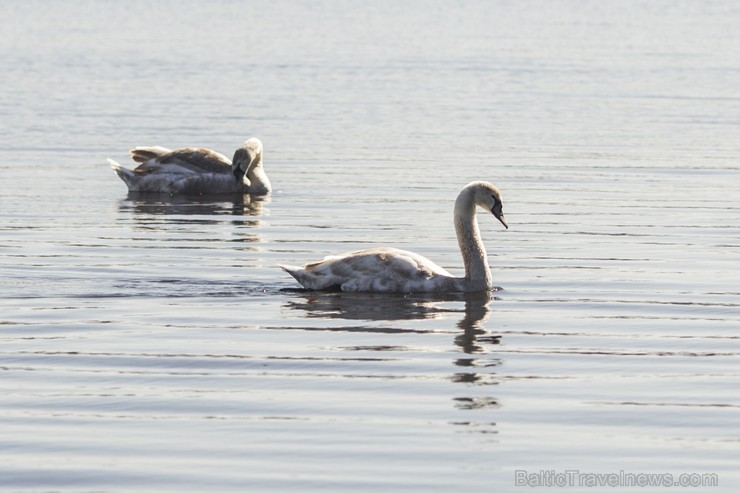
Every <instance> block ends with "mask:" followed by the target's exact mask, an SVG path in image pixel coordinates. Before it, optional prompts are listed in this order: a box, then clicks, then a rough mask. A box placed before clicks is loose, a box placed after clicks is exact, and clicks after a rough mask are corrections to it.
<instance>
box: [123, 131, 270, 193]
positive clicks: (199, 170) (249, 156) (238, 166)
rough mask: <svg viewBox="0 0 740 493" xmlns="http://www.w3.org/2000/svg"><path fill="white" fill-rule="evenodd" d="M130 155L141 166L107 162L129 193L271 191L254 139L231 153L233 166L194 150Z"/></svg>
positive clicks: (142, 150) (259, 145)
mask: <svg viewBox="0 0 740 493" xmlns="http://www.w3.org/2000/svg"><path fill="white" fill-rule="evenodd" d="M130 152H131V157H132V158H133V160H134V161H136V162H137V163H142V164H140V165H139V166H138V167H137V168H135V169H133V170H130V169H128V168H124V167H123V166H122V165H120V164H119V163H117V162H115V161H114V160H112V159H108V162H109V163H110V165H111V168H113V171H115V172H116V174H117V175H118V176H119V177H120V178H121V180H123V182H124V183H126V186H127V187H128V189H129V192H160V193H169V194H211V193H249V194H252V195H266V194H268V193H270V191H271V190H272V188H271V186H270V180H269V179H268V178H267V175H266V174H265V170H264V169H263V168H262V142H260V140H259V139H256V138H251V139H248V140H247V141H246V142H244V144H242V145H241V146H240V147H239V148H238V149H237V150H236V152H234V159H233V162H232V161H229V158H227V157H226V156H224V155H223V154H221V153H219V152H216V151H212V150H210V149H204V148H194V147H185V148H182V149H176V150H174V151H172V150H170V149H167V148H166V147H159V146H155V147H136V148H134V149H131V151H130Z"/></svg>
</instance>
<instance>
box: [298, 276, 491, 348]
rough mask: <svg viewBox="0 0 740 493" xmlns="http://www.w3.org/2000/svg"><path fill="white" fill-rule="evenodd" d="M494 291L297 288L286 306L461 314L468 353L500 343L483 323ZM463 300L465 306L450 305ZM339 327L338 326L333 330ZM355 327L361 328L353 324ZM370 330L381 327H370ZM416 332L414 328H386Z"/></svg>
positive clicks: (386, 317)
mask: <svg viewBox="0 0 740 493" xmlns="http://www.w3.org/2000/svg"><path fill="white" fill-rule="evenodd" d="M492 300H493V296H492V294H491V292H488V291H484V292H477V293H446V294H414V295H405V296H402V295H396V294H384V293H345V292H317V291H303V290H296V291H294V295H293V296H292V298H291V299H289V300H288V301H286V302H285V304H284V307H285V308H287V309H290V310H298V311H301V312H304V316H305V317H306V318H322V319H344V320H366V321H401V320H433V319H443V318H445V317H449V316H450V314H462V318H461V319H460V320H459V321H458V322H457V324H456V326H457V327H458V328H459V329H460V331H459V332H458V333H457V335H456V336H455V344H456V345H457V346H459V347H460V348H461V349H462V351H463V352H465V353H468V354H470V353H476V352H482V351H484V348H483V347H482V346H481V345H480V344H481V343H489V344H490V343H492V344H497V343H498V340H499V338H498V336H494V335H491V334H489V333H488V331H487V330H486V329H485V327H484V326H483V323H484V322H485V320H486V318H488V316H489V314H490V311H491V309H490V304H491V302H492ZM451 303H463V307H462V308H461V309H460V308H455V307H454V306H456V305H452V306H453V307H451ZM332 330H336V329H332ZM352 330H355V331H356V330H358V328H357V327H352ZM366 330H367V331H368V332H377V331H379V329H377V328H373V327H370V326H368V327H367V329H366ZM385 330H388V331H393V332H397V331H408V332H416V331H417V330H414V329H397V330H391V329H385Z"/></svg>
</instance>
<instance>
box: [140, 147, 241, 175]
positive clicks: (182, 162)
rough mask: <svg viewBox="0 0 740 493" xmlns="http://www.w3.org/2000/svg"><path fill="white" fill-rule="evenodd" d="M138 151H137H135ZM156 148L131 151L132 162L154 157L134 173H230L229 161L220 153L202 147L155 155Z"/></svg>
mask: <svg viewBox="0 0 740 493" xmlns="http://www.w3.org/2000/svg"><path fill="white" fill-rule="evenodd" d="M137 149H138V150H137ZM153 149H165V148H156V147H137V148H135V149H133V150H132V151H131V154H132V156H134V160H137V159H141V158H143V157H145V156H146V155H147V154H150V155H154V157H152V158H151V159H149V160H148V161H145V162H144V163H143V164H141V165H139V166H138V167H137V168H136V169H135V170H134V172H135V173H140V174H143V173H156V172H167V173H231V160H230V159H229V158H227V157H226V156H224V155H223V154H221V153H220V152H216V151H212V150H211V149H206V148H203V147H197V148H196V147H185V148H182V149H176V150H174V151H169V152H161V153H159V154H156V151H155V152H152V150H153ZM155 154H156V155H155Z"/></svg>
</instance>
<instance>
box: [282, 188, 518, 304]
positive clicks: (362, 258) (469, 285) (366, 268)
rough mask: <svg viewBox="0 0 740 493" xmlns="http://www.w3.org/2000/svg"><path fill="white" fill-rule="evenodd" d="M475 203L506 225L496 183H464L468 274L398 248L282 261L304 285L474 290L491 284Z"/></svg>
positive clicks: (461, 222)
mask: <svg viewBox="0 0 740 493" xmlns="http://www.w3.org/2000/svg"><path fill="white" fill-rule="evenodd" d="M476 207H481V208H483V209H486V210H488V211H491V212H492V213H493V215H494V216H495V217H496V218H497V219H498V220H499V221H501V224H503V225H504V226H505V227H506V228H507V229H508V225H507V224H506V220H505V219H504V213H503V202H502V199H501V192H500V191H499V190H498V189H497V188H496V187H495V186H494V185H492V184H490V183H488V182H484V181H475V182H472V183H469V184H468V185H466V186H465V187H464V188H463V189H462V190H461V191H460V194H459V195H458V197H457V200H456V201H455V211H454V222H455V231H456V233H457V241H458V244H459V246H460V252H461V253H462V257H463V263H464V264H465V276H463V277H455V276H453V275H451V274H450V273H449V272H447V271H446V270H445V269H443V268H442V267H440V266H438V265H437V264H435V263H434V262H432V261H431V260H429V259H427V258H425V257H423V256H421V255H418V254H416V253H413V252H409V251H406V250H399V249H397V248H388V247H380V248H369V249H366V250H358V251H355V252H349V253H345V254H343V255H336V256H329V257H326V258H325V259H324V260H321V261H318V262H313V263H309V264H306V265H304V266H303V267H295V266H288V265H283V266H281V267H282V268H283V269H284V270H285V271H286V272H288V273H289V274H290V275H291V276H293V277H294V278H295V279H296V280H297V281H298V282H299V283H300V284H301V285H303V287H305V288H307V289H311V290H342V291H363V292H384V293H443V292H474V291H486V290H491V289H493V281H492V277H491V271H490V269H489V267H488V258H487V255H486V249H485V247H484V245H483V242H482V240H481V237H480V230H479V229H478V221H477V219H476V215H475V213H476Z"/></svg>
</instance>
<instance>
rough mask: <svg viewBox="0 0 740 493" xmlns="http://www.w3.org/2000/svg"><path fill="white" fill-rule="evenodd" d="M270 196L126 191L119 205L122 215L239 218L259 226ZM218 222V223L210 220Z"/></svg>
mask: <svg viewBox="0 0 740 493" xmlns="http://www.w3.org/2000/svg"><path fill="white" fill-rule="evenodd" d="M269 202H270V197H258V196H253V195H246V194H233V195H231V194H229V195H225V194H219V195H195V196H182V195H169V194H151V193H137V192H129V194H128V195H127V196H126V198H125V199H122V200H121V201H120V203H119V206H118V209H119V211H121V212H133V213H134V215H135V216H137V217H146V216H239V217H244V218H245V219H247V218H253V219H250V220H251V221H253V222H254V223H255V224H257V225H258V224H259V222H260V221H259V219H257V218H258V217H259V216H261V215H262V212H263V209H264V206H265V205H266V204H268V203H269ZM213 222H219V221H217V220H216V221H213Z"/></svg>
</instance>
